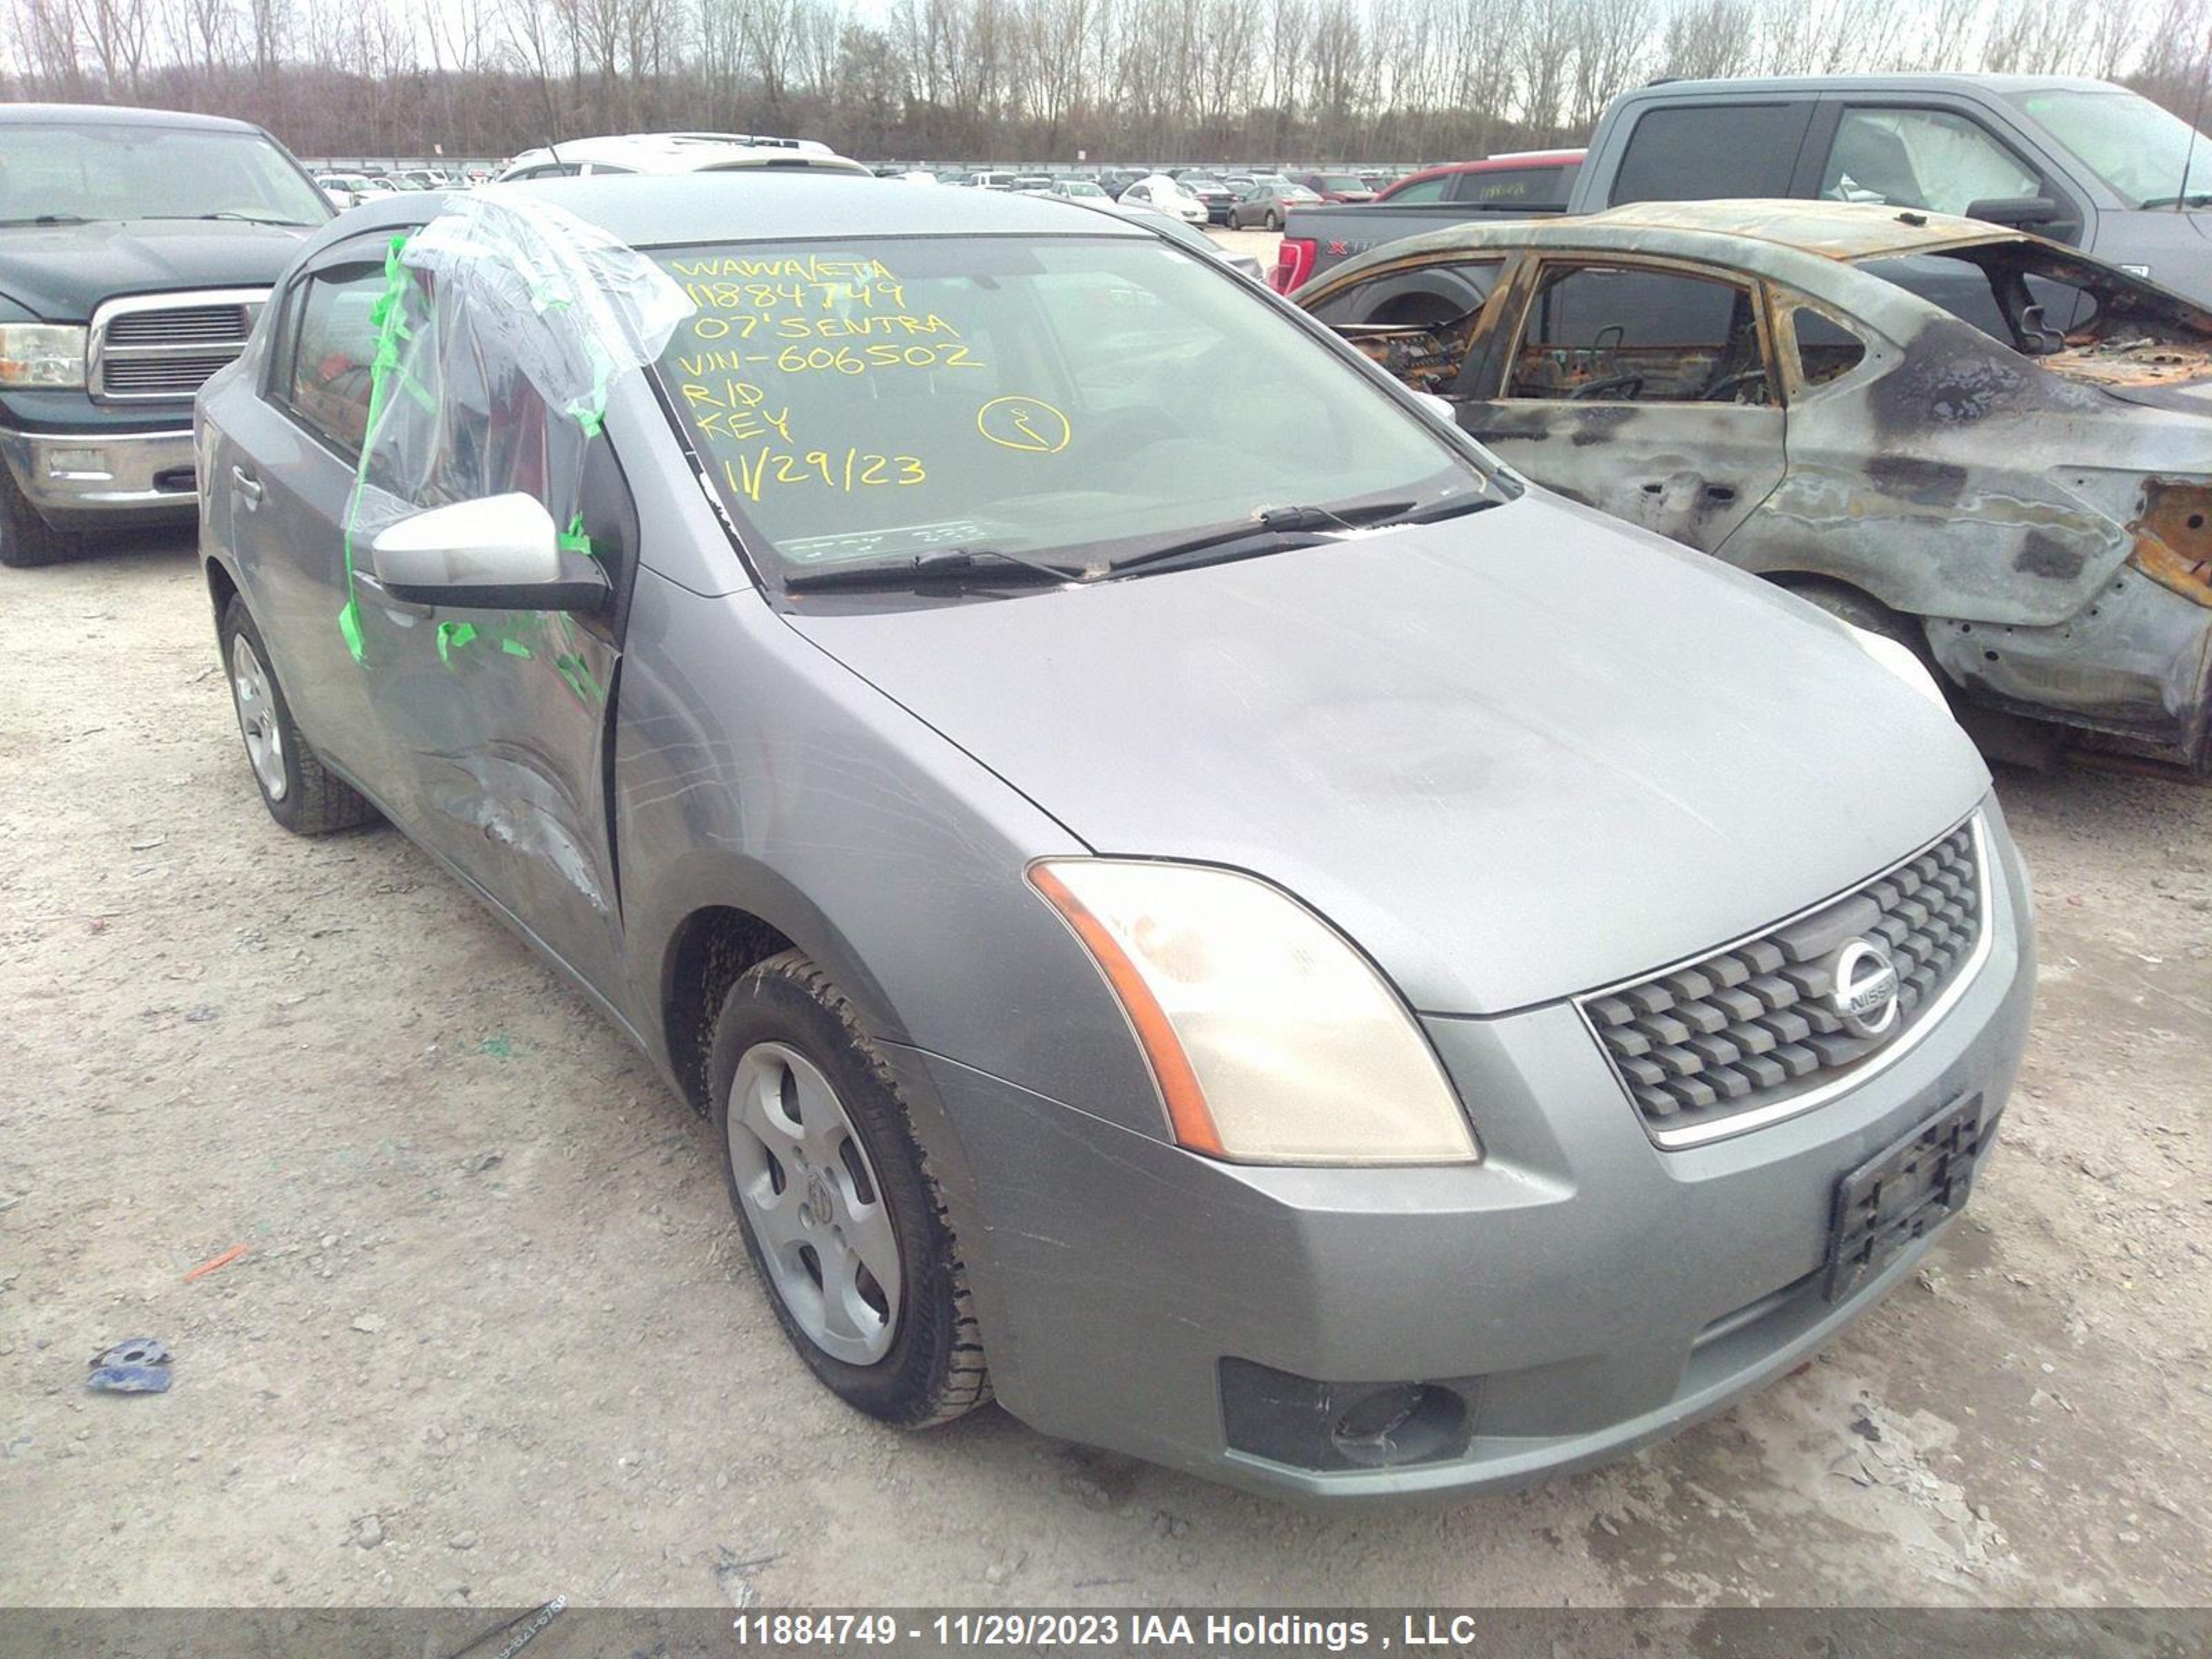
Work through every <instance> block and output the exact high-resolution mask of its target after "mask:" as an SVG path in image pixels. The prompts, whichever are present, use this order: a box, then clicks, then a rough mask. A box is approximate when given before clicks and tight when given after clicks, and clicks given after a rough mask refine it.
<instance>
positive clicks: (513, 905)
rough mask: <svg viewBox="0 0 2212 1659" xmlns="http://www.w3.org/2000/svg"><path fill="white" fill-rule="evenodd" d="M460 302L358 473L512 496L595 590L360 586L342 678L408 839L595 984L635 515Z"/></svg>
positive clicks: (612, 473) (603, 926)
mask: <svg viewBox="0 0 2212 1659" xmlns="http://www.w3.org/2000/svg"><path fill="white" fill-rule="evenodd" d="M467 324H468V314H467V311H466V308H465V307H458V306H453V305H448V306H447V307H442V308H440V309H438V310H436V311H435V313H432V314H431V315H429V316H426V317H424V318H422V319H420V320H418V321H417V322H416V324H415V325H414V335H413V340H414V345H413V348H412V349H413V356H412V358H411V362H410V367H411V368H412V370H413V374H412V379H411V386H410V391H411V395H410V396H401V395H399V394H398V393H396V392H395V393H394V395H393V401H392V405H391V409H392V413H391V414H390V415H388V416H386V424H385V425H384V426H382V427H380V428H379V429H378V435H377V436H376V438H375V439H374V444H375V448H374V451H373V453H372V456H371V468H372V472H373V473H374V474H379V475H382V476H386V477H387V478H388V481H389V486H390V488H391V489H392V503H393V508H392V510H394V511H398V512H404V511H406V510H408V509H413V510H416V511H427V510H428V509H430V508H434V507H447V506H452V505H454V504H457V503H459V502H463V501H479V500H484V499H487V498H490V497H495V496H499V495H510V494H516V493H520V494H523V495H531V496H533V497H535V498H536V499H537V500H538V501H539V502H540V503H541V504H542V505H544V507H545V508H546V509H547V511H548V513H550V516H551V517H552V519H553V521H554V523H555V524H556V526H568V527H569V528H568V537H569V538H570V540H571V542H572V543H573V547H572V549H571V551H570V553H564V557H568V556H575V557H577V558H580V559H585V560H587V561H588V562H591V563H594V564H596V565H597V566H598V567H599V571H600V572H601V574H604V576H605V579H606V581H607V584H608V591H607V595H606V601H605V604H603V605H600V606H599V607H597V608H595V609H592V610H588V611H573V612H572V611H552V610H536V611H507V610H497V609H486V608H479V607H477V606H475V605H450V606H449V605H426V604H422V603H418V602H411V601H409V600H405V599H400V598H398V597H397V596H395V595H394V594H392V592H389V591H388V590H387V589H386V587H385V586H384V585H383V583H382V582H381V581H380V580H378V579H377V577H376V576H375V575H374V574H373V571H374V564H375V558H374V550H373V538H368V537H367V536H366V534H364V536H363V537H362V538H361V539H364V540H369V541H370V542H371V544H372V547H371V550H370V551H369V552H368V555H367V556H366V557H365V559H364V560H363V561H362V569H361V570H360V571H359V572H358V573H357V574H356V577H355V580H354V586H355V598H356V600H357V602H358V605H359V611H358V625H359V629H360V634H361V644H362V652H361V656H360V660H359V663H358V666H357V669H356V671H357V672H358V673H359V675H360V676H361V678H362V683H363V685H364V686H365V688H366V690H367V694H368V701H369V704H370V707H371V708H372V709H373V710H374V715H375V718H376V720H377V723H378V725H379V726H380V728H381V730H382V731H383V732H384V734H385V736H386V739H387V740H388V742H389V743H390V744H391V746H392V750H394V752H395V755H396V758H397V766H398V779H399V781H398V789H397V790H396V791H395V794H396V799H392V800H391V801H389V802H387V805H389V806H390V807H391V808H392V811H394V812H395V813H397V814H399V815H402V816H403V817H404V821H405V828H406V829H407V831H408V833H409V834H410V836H413V837H414V838H415V839H416V841H418V842H421V843H422V845H424V846H425V847H427V848H429V849H430V850H431V851H432V852H434V853H435V854H438V855H439V856H440V857H441V858H442V859H443V860H446V862H447V864H449V865H450V866H453V868H454V869H455V870H457V871H458V872H459V873H460V874H462V875H463V876H465V878H467V879H468V880H469V881H471V883H473V884H475V885H476V886H477V887H478V888H480V889H481V890H483V891H484V892H485V893H487V894H489V896H491V897H492V898H493V899H495V900H496V901H497V902H499V903H500V905H501V906H502V907H503V908H505V909H507V911H508V912H509V913H510V914H511V915H513V917H514V918H515V919H516V920H517V921H520V923H521V924H522V925H523V927H526V929H528V931H529V932H530V933H532V935H534V936H535V937H536V938H537V939H538V940H539V941H540V942H541V943H542V944H543V945H545V946H547V947H548V948H549V949H550V950H551V951H552V952H553V953H554V954H555V955H556V956H557V957H560V958H561V959H562V961H563V962H565V963H567V964H568V966H569V968H570V969H573V970H574V972H575V973H576V974H577V975H579V976H580V977H581V978H583V979H584V980H586V981H587V982H589V983H591V984H592V985H593V986H595V987H598V988H599V989H600V990H601V991H602V992H603V993H606V992H609V991H611V987H613V986H614V985H615V984H616V983H617V982H618V977H619V975H618V964H619V962H620V943H621V940H620V931H621V930H620V914H619V908H618V903H617V891H616V885H615V861H614V854H613V846H612V841H611V830H610V826H609V820H608V811H607V774H606V759H607V750H606V745H607V743H608V741H609V730H610V720H609V715H610V712H611V702H612V698H613V696H614V691H615V685H616V680H617V676H618V674H619V673H620V667H621V660H620V659H621V638H622V623H623V610H624V605H625V601H626V599H627V595H628V592H629V586H630V581H631V579H632V577H633V576H634V574H635V562H636V553H637V533H638V532H637V520H636V515H635V506H634V502H633V499H632V497H631V495H630V493H629V488H628V486H627V484H626V483H625V481H624V479H623V473H622V469H621V466H620V465H619V463H618V462H617V459H616V457H615V453H614V452H613V449H612V448H611V440H610V438H609V437H608V436H607V435H605V434H604V433H601V434H598V435H589V436H587V435H586V434H585V432H584V431H583V429H582V428H580V426H579V425H578V423H577V422H574V420H572V419H570V418H568V416H565V415H564V414H562V412H561V411H560V410H558V409H556V408H555V407H553V406H552V405H551V404H550V403H549V402H548V400H547V399H546V398H544V396H543V395H542V394H541V393H540V392H539V391H538V388H537V387H536V386H534V385H533V384H532V382H531V380H529V379H528V378H527V377H526V375H525V374H524V373H523V372H522V369H521V368H520V365H519V364H518V363H517V362H513V361H512V360H509V359H507V358H506V357H505V356H502V350H503V345H502V342H501V340H500V339H499V338H498V337H495V336H485V337H474V336H472V335H471V331H470V330H469V328H468V325H467Z"/></svg>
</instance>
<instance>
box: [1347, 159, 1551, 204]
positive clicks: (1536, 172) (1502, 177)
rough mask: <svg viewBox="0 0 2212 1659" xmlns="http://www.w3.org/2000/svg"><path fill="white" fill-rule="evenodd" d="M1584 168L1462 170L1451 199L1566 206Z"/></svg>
mask: <svg viewBox="0 0 2212 1659" xmlns="http://www.w3.org/2000/svg"><path fill="white" fill-rule="evenodd" d="M1581 171H1582V169H1581V168H1580V167H1576V166H1573V165H1571V164H1570V165H1568V166H1565V167H1499V168H1498V169H1497V170H1496V171H1494V172H1483V173H1462V174H1460V176H1459V180H1458V183H1459V188H1458V190H1457V191H1455V192H1454V194H1453V197H1452V199H1453V200H1454V201H1455V202H1473V203H1475V204H1479V205H1486V204H1490V203H1493V202H1494V203H1496V204H1498V205H1499V206H1501V207H1558V208H1563V207H1565V206H1566V204H1567V196H1568V193H1569V192H1570V191H1571V190H1572V189H1573V187H1574V182H1575V174H1576V173H1579V172H1581ZM1402 193H1403V192H1401V194H1402ZM1390 199H1391V200H1393V201H1396V200H1398V199H1399V197H1395V196H1394V197H1391V198H1390Z"/></svg>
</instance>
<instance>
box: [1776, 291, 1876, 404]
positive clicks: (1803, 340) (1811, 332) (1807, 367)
mask: <svg viewBox="0 0 2212 1659" xmlns="http://www.w3.org/2000/svg"><path fill="white" fill-rule="evenodd" d="M1787 314H1788V316H1789V319H1790V331H1791V335H1792V337H1793V338H1794V339H1795V340H1796V345H1797V374H1798V378H1799V379H1800V380H1802V381H1803V382H1804V383H1805V384H1806V385H1807V386H1826V385H1827V383H1828V382H1829V381H1831V380H1841V379H1842V378H1843V377H1844V375H1846V374H1850V372H1851V371H1852V370H1853V369H1855V368H1857V367H1858V366H1859V365H1860V364H1861V363H1863V362H1865V361H1866V342H1865V341H1864V340H1862V339H1861V338H1859V337H1858V336H1857V334H1855V333H1853V332H1852V331H1850V329H1848V328H1845V327H1844V325H1842V324H1841V323H1839V322H1838V321H1837V320H1836V319H1834V318H1832V317H1831V316H1829V315H1828V313H1826V312H1825V311H1816V310H1814V308H1813V307H1811V306H1809V305H1803V304H1800V305H1796V306H1792V307H1790V311H1789V313H1787Z"/></svg>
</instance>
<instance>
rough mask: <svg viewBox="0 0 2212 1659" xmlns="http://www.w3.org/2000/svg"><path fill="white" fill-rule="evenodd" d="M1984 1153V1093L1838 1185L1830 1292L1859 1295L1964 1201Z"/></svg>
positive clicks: (1840, 1296)
mask: <svg viewBox="0 0 2212 1659" xmlns="http://www.w3.org/2000/svg"><path fill="white" fill-rule="evenodd" d="M1981 1150H1982V1097H1980V1096H1979V1095H1968V1096H1966V1097H1965V1098H1964V1099H1961V1100H1955V1101H1953V1102H1952V1103H1950V1104H1949V1105H1948V1106H1946V1107H1945V1108H1944V1109H1942V1111H1940V1112H1938V1113H1936V1115H1935V1116H1933V1117H1931V1118H1929V1120H1928V1121H1925V1122H1924V1123H1923V1124H1921V1125H1920V1126H1919V1127H1917V1128H1916V1129H1913V1130H1911V1131H1910V1132H1908V1133H1905V1134H1904V1135H1902V1136H1900V1137H1899V1139H1897V1140H1895V1141H1893V1142H1892V1143H1891V1144H1890V1145H1889V1146H1886V1147H1884V1148H1883V1149H1882V1150H1881V1152H1876V1153H1875V1155H1874V1156H1873V1157H1872V1158H1869V1159H1868V1160H1867V1161H1866V1162H1865V1163H1863V1164H1860V1165H1859V1167H1858V1168H1857V1169H1856V1170H1852V1171H1851V1172H1850V1174H1849V1175H1847V1176H1844V1178H1843V1179H1842V1180H1841V1181H1839V1182H1837V1183H1836V1201H1835V1208H1834V1211H1833V1213H1832V1220H1831V1224H1830V1226H1829V1230H1828V1264H1827V1277H1826V1285H1825V1287H1824V1290H1825V1294H1826V1297H1827V1299H1828V1300H1829V1301H1831V1302H1841V1301H1843V1300H1844V1298H1845V1297H1850V1296H1852V1295H1855V1294H1856V1293H1857V1291H1860V1290H1862V1289H1863V1288H1864V1287H1865V1285H1867V1284H1868V1282H1869V1280H1871V1279H1875V1278H1876V1277H1877V1276H1878V1275H1879V1274H1880V1273H1881V1270H1882V1269H1883V1268H1884V1267H1887V1266H1888V1265H1889V1263H1890V1261H1891V1260H1892V1259H1893V1258H1894V1257H1895V1256H1896V1255H1897V1253H1898V1252H1899V1250H1902V1249H1905V1246H1906V1245H1908V1244H1910V1243H1912V1242H1913V1240H1915V1239H1917V1238H1921V1237H1925V1236H1926V1235H1927V1234H1929V1233H1930V1232H1932V1231H1935V1230H1936V1227H1937V1226H1938V1225H1941V1224H1942V1222H1943V1221H1944V1220H1946V1219H1947V1218H1949V1217H1950V1216H1953V1215H1954V1214H1956V1213H1957V1212H1959V1211H1960V1210H1961V1209H1963V1208H1964V1207H1965V1206H1966V1195H1967V1192H1968V1190H1969V1189H1970V1188H1972V1185H1973V1180H1974V1160H1975V1158H1977V1157H1978V1155H1979V1153H1980V1152H1981Z"/></svg>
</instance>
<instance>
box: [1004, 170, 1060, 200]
mask: <svg viewBox="0 0 2212 1659" xmlns="http://www.w3.org/2000/svg"><path fill="white" fill-rule="evenodd" d="M1052 185H1053V178H1052V175H1051V174H1050V173H1017V174H1016V175H1015V177H1014V188H1015V189H1016V190H1018V191H1022V192H1023V193H1024V194H1025V195H1030V196H1042V195H1045V194H1047V193H1048V192H1049V191H1051V189H1052Z"/></svg>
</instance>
